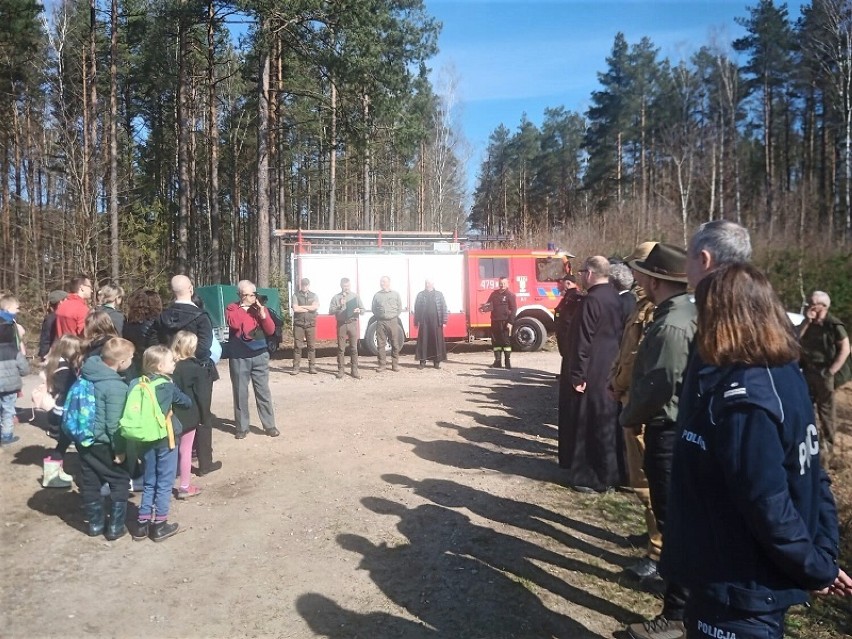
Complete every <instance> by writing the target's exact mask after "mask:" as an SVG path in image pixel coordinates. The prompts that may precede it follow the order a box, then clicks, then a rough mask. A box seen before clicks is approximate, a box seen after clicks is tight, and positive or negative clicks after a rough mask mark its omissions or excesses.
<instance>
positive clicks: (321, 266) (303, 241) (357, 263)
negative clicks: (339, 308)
mask: <svg viewBox="0 0 852 639" xmlns="http://www.w3.org/2000/svg"><path fill="white" fill-rule="evenodd" d="M274 235H275V236H277V237H278V238H280V239H281V241H282V242H283V245H284V249H285V250H283V251H282V256H283V257H282V261H285V264H283V265H282V266H284V268H285V269H286V270H287V272H288V274H289V277H288V280H289V282H290V285H289V286H290V299H293V294H294V292H295V290H296V287H298V282H299V281H300V280H301V278H303V277H307V278H308V279H309V280H310V281H311V290H312V291H313V292H315V293H316V294H317V295H318V296H319V299H320V312H319V314H318V316H317V339H336V335H337V329H336V323H335V318H334V316H333V315H330V314H328V305H329V302H330V301H331V297H332V296H333V295H335V294H336V293H338V292H340V280H341V278H344V277H348V278H349V280H350V281H351V282H352V290H353V291H356V292H357V293H358V294H359V295H360V296H361V300H362V302H363V303H364V305H365V306H366V307H367V308H369V307H370V303H371V301H372V299H373V295H374V294H375V292H376V291H378V290H379V288H380V287H379V279H380V278H381V277H382V276H383V275H387V276H388V277H390V278H391V288H392V289H393V290H395V291H397V292H398V293H399V294H400V296H401V297H402V300H403V304H404V305H406V310H405V312H403V313H402V315H401V316H400V323H401V325H402V330H403V333H404V334H405V337H406V339H414V338H416V337H417V327H416V326H414V317H413V308H414V300H415V298H416V297H417V293H418V292H420V291H421V290H423V288H424V282H425V280H427V279H430V280H432V281H433V282H434V283H435V288H436V289H437V290H439V291H441V293H443V295H444V298H445V299H446V301H447V308H448V311H449V320H448V322H447V325H446V326H445V327H444V335H445V337H446V338H447V339H448V340H462V339H466V340H469V341H473V340H475V339H483V338H487V337H489V336H490V332H489V327H490V325H491V318H490V315H489V314H488V313H483V312H482V311H480V310H479V307H480V306H481V305H482V304H483V303H484V302H485V301H486V300H487V299H488V296H489V295H490V294H491V292H492V291H493V290H494V289H496V288H497V287H498V283H499V281H500V278H501V277H508V278H509V282H510V284H509V288H510V290H511V291H512V292H513V293H515V296H516V298H517V302H518V314H517V320H516V322H515V325H514V342H515V348H516V349H517V350H520V351H534V350H538V349H539V348H541V346H542V345H543V344H544V342H545V340H546V339H547V334H548V333H549V332H552V331H553V309H554V308H555V307H556V304H557V303H558V301H559V297H560V293H559V288H558V281H559V280H560V279H561V278H562V277H564V276H565V274H566V273H570V272H571V262H570V258H572V257H574V256H573V255H571V254H570V253H567V252H565V251H559V250H526V249H503V248H479V246H481V245H483V244H486V243H489V242H495V241H499V240H501V239H502V240H505V238H486V237H476V236H473V237H469V238H459V237H458V236H447V235H442V234H437V233H418V232H399V231H397V232H390V231H298V230H280V231H275V233H274ZM360 332H361V338H362V344H363V347H364V348H365V349H366V350H367V351H368V352H370V353H372V354H376V352H377V348H376V325H375V320H374V319H373V317H372V314H371V313H369V312H367V313H364V314H363V315H362V316H361V320H360Z"/></svg>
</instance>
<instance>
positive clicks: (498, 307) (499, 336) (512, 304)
mask: <svg viewBox="0 0 852 639" xmlns="http://www.w3.org/2000/svg"><path fill="white" fill-rule="evenodd" d="M479 310H480V311H482V312H483V313H488V312H490V313H491V345H492V346H493V347H494V363H493V364H491V368H503V362H502V354H503V353H505V354H506V368H512V360H511V356H512V324H513V323H514V322H515V313H517V312H518V303H517V302H516V301H515V294H514V293H513V292H512V291H510V290H509V278H508V277H501V278H500V288H498V289H497V290H496V291H494V292H492V293H491V295H490V296H489V297H488V301H487V302H485V304H483V305H482V306H480V307H479Z"/></svg>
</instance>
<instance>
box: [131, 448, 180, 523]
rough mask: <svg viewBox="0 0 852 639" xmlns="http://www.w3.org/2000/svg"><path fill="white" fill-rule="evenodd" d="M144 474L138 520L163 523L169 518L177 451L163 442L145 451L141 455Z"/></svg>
mask: <svg viewBox="0 0 852 639" xmlns="http://www.w3.org/2000/svg"><path fill="white" fill-rule="evenodd" d="M142 459H143V461H144V469H145V472H144V474H143V481H144V482H145V485H144V487H143V488H142V503H141V504H140V506H139V520H140V521H146V520H149V519H155V520H156V521H165V520H166V519H167V518H168V516H169V505H170V504H171V503H172V488H173V487H174V485H175V473H177V464H178V449H177V446H175V447H174V448H172V449H169V444H168V442H167V441H165V440H163V441H160V442H158V443H156V444H154V445H153V446H152V447H151V448H149V449H147V450H146V451H145V452H144V453H143V455H142Z"/></svg>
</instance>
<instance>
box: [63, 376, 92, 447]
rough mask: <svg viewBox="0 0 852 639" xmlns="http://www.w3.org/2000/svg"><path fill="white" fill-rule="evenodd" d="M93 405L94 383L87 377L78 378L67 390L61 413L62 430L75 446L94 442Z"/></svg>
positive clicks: (88, 444) (89, 444)
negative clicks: (63, 408) (63, 410)
mask: <svg viewBox="0 0 852 639" xmlns="http://www.w3.org/2000/svg"><path fill="white" fill-rule="evenodd" d="M95 407H96V402H95V385H94V384H93V383H92V382H90V381H89V380H87V379H83V378H82V377H81V378H79V379H78V380H77V381H76V382H74V384H73V385H72V386H71V389H70V390H69V391H68V397H66V398H65V412H64V413H63V414H62V430H63V431H64V432H65V434H66V435H68V437H70V438H71V441H73V442H74V444H75V445H77V446H91V445H92V444H94V443H95V434H94V431H93V430H92V427H93V425H94V422H95Z"/></svg>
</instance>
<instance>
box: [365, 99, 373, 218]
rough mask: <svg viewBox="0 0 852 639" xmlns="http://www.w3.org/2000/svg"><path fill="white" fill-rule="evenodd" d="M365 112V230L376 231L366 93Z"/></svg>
mask: <svg viewBox="0 0 852 639" xmlns="http://www.w3.org/2000/svg"><path fill="white" fill-rule="evenodd" d="M363 110H364V129H365V131H366V132H365V134H364V136H365V138H364V227H363V228H365V229H369V230H371V231H372V230H374V229H375V224H374V219H373V211H372V209H371V205H370V143H371V141H372V140H371V133H370V96H368V95H367V94H366V93H365V94H364V96H363Z"/></svg>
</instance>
